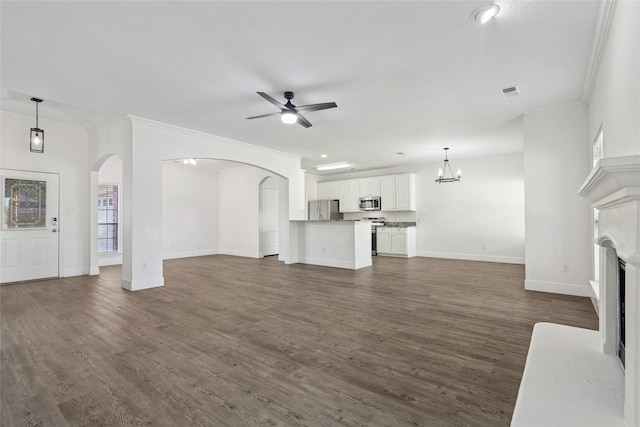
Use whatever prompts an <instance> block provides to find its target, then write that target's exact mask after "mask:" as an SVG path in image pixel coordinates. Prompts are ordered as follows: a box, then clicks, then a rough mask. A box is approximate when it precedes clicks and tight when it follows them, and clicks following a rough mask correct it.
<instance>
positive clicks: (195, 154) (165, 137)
mask: <svg viewBox="0 0 640 427" xmlns="http://www.w3.org/2000/svg"><path fill="white" fill-rule="evenodd" d="M130 120H131V140H132V144H131V154H130V156H128V158H129V159H131V170H130V172H129V175H128V172H127V166H126V159H123V167H124V169H125V170H124V191H123V193H124V198H123V204H124V205H125V206H124V212H125V220H127V221H128V224H130V228H131V229H130V232H129V233H127V228H125V230H124V231H125V235H124V241H125V250H126V249H127V245H129V247H130V248H131V253H130V256H128V255H127V253H126V252H125V253H124V259H123V279H122V286H123V287H124V288H125V289H129V290H140V289H146V288H152V287H157V286H163V285H164V277H163V274H162V270H163V265H162V260H163V247H162V232H161V231H162V227H163V225H162V164H163V161H164V160H170V159H178V158H185V157H186V158H196V159H222V160H231V161H238V162H243V163H248V164H253V165H257V166H259V167H262V168H265V169H267V170H270V171H273V172H274V173H277V174H279V175H281V176H284V177H287V178H288V179H289V181H288V184H289V191H288V195H289V202H288V206H287V208H286V209H285V211H288V213H289V216H290V217H291V218H292V219H296V218H302V217H303V216H304V172H303V171H302V170H301V169H300V157H298V156H294V155H289V154H285V153H281V152H277V151H274V150H268V149H264V148H259V147H256V146H253V145H249V144H244V143H241V142H237V141H232V140H228V139H225V138H221V137H216V136H214V135H208V134H204V133H201V132H196V131H192V130H189V129H184V128H178V127H175V126H170V125H166V124H163V123H158V122H153V121H149V120H144V119H139V118H133V117H132V118H130ZM129 178H130V179H129ZM256 200H257V197H256ZM134 202H135V203H134ZM221 203H222V201H221ZM220 218H221V220H222V216H221V217H220ZM222 226H223V225H222V224H221V227H222ZM221 237H222V236H221ZM222 244H223V242H222V240H221V241H220V249H222ZM280 249H281V251H282V250H285V251H286V248H280ZM128 265H130V269H129V268H128ZM128 273H130V275H128V276H127V274H128Z"/></svg>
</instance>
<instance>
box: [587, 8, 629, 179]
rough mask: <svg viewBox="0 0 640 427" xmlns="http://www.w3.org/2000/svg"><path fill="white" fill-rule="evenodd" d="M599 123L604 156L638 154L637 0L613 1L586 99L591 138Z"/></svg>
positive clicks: (593, 137) (591, 138) (592, 138)
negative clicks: (592, 86)
mask: <svg viewBox="0 0 640 427" xmlns="http://www.w3.org/2000/svg"><path fill="white" fill-rule="evenodd" d="M601 125H602V126H603V129H604V157H616V156H628V155H632V154H640V2H637V1H618V2H616V6H615V11H614V15H613V18H612V23H611V28H610V31H609V35H608V37H607V43H606V47H605V50H604V52H603V54H602V57H601V59H600V67H599V69H598V75H597V78H596V83H595V85H594V89H593V93H592V95H591V99H590V100H589V138H590V140H591V142H593V140H594V139H595V137H596V134H597V132H598V129H599V128H600V126H601ZM584 178H586V176H585V177H583V179H584Z"/></svg>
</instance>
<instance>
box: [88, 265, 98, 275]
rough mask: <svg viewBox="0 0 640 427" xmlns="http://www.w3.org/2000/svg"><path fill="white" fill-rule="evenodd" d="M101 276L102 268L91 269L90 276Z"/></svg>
mask: <svg viewBox="0 0 640 427" xmlns="http://www.w3.org/2000/svg"><path fill="white" fill-rule="evenodd" d="M98 274H100V267H91V268H90V269H89V276H97V275H98Z"/></svg>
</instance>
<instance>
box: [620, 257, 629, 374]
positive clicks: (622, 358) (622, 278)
mask: <svg viewBox="0 0 640 427" xmlns="http://www.w3.org/2000/svg"><path fill="white" fill-rule="evenodd" d="M626 268H627V263H626V262H625V261H624V260H622V259H620V258H618V301H619V304H618V322H619V325H620V327H619V328H618V330H619V331H620V337H619V340H618V357H619V358H620V362H622V366H623V367H624V361H625V350H624V344H625V306H624V293H625V292H624V284H625V273H626Z"/></svg>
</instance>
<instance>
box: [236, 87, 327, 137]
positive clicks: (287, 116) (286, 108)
mask: <svg viewBox="0 0 640 427" xmlns="http://www.w3.org/2000/svg"><path fill="white" fill-rule="evenodd" d="M257 93H258V95H260V96H261V97H263V98H264V99H266V100H267V101H269V102H270V103H272V104H273V105H275V106H276V107H278V108H279V109H280V110H281V111H280V112H278V113H269V114H262V115H261V116H253V117H247V119H259V118H262V117H269V116H276V115H278V114H280V118H281V119H282V122H283V123H287V124H291V123H296V122H298V123H300V124H301V125H302V126H304V127H306V128H308V127H311V123H310V122H309V120H307V119H305V118H304V117H303V116H302V115H301V114H300V111H318V110H326V109H327V108H335V107H337V105H336V103H335V102H323V103H321V104H310V105H300V106H297V107H296V106H295V105H293V104H292V103H291V100H292V99H293V92H289V91H287V92H285V93H284V97H285V99H286V100H287V103H286V104H281V103H280V102H278V101H277V100H275V99H273V98H272V97H270V96H269V95H267V94H266V93H264V92H257Z"/></svg>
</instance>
